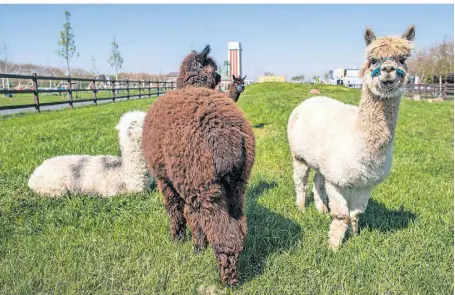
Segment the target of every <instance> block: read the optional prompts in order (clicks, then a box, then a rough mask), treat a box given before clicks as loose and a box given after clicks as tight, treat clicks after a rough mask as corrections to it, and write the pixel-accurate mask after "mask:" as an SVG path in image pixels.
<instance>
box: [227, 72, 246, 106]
mask: <svg viewBox="0 0 455 295" xmlns="http://www.w3.org/2000/svg"><path fill="white" fill-rule="evenodd" d="M245 78H246V76H245V77H243V78H242V77H236V76H235V75H232V83H231V85H229V94H228V96H229V97H230V98H232V99H233V100H234V101H235V102H237V101H238V100H239V98H240V94H242V92H243V91H244V90H245Z"/></svg>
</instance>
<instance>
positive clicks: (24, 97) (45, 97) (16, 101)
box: [0, 89, 164, 107]
mask: <svg viewBox="0 0 455 295" xmlns="http://www.w3.org/2000/svg"><path fill="white" fill-rule="evenodd" d="M160 92H161V93H162V92H164V90H160ZM141 93H142V95H143V96H144V95H146V96H148V93H149V91H148V89H146V90H142V91H141ZM150 93H151V94H152V95H154V94H156V90H154V89H152V90H151V91H150ZM126 95H127V91H126V90H124V91H120V92H119V93H118V94H117V93H116V94H115V96H126ZM135 95H139V90H136V89H133V90H130V96H135ZM108 97H112V91H105V90H100V91H99V92H97V98H108ZM80 99H93V92H88V91H83V92H82V91H80V92H73V100H80ZM39 100H40V103H46V102H61V101H68V96H67V93H66V92H65V93H60V94H58V95H51V94H49V93H40V94H39ZM34 103H35V100H34V98H33V93H21V94H14V97H4V96H0V107H1V106H13V105H25V104H34Z"/></svg>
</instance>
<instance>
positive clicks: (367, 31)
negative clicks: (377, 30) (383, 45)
mask: <svg viewBox="0 0 455 295" xmlns="http://www.w3.org/2000/svg"><path fill="white" fill-rule="evenodd" d="M374 40H376V36H375V35H374V33H373V31H372V30H371V28H370V27H367V28H366V29H365V43H366V44H367V46H368V45H370V43H371V42H372V41H374Z"/></svg>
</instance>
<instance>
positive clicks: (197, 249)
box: [193, 245, 207, 255]
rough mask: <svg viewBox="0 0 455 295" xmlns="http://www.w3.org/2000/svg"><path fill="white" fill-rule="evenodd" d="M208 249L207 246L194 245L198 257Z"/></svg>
mask: <svg viewBox="0 0 455 295" xmlns="http://www.w3.org/2000/svg"><path fill="white" fill-rule="evenodd" d="M206 248H207V246H206V245H194V247H193V253H194V254H196V255H197V254H199V253H202V252H204V251H205V249H206Z"/></svg>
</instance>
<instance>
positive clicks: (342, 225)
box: [288, 25, 415, 250]
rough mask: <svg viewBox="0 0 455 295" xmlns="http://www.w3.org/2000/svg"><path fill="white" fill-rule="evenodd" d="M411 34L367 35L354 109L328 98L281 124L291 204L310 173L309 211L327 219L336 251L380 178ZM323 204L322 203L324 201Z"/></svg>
mask: <svg viewBox="0 0 455 295" xmlns="http://www.w3.org/2000/svg"><path fill="white" fill-rule="evenodd" d="M414 34H415V29H414V26H412V25H411V26H410V27H409V28H408V29H407V31H406V32H405V34H404V35H403V36H402V37H382V38H377V39H376V37H375V35H374V34H373V32H372V31H371V29H369V28H367V29H366V31H365V41H366V44H367V48H366V55H367V61H366V62H365V64H364V67H363V69H362V70H361V75H362V76H364V77H365V78H364V83H363V87H362V96H361V99H360V105H359V106H358V107H357V106H352V105H346V104H343V103H341V102H339V101H337V100H334V99H332V98H328V97H321V96H319V97H312V98H309V99H307V100H305V101H304V102H302V103H301V104H300V105H299V106H297V107H296V108H295V109H294V110H293V112H292V113H291V115H290V117H289V122H288V139H289V144H290V148H291V152H292V155H293V160H294V182H295V186H296V194H297V200H296V201H297V205H298V207H299V209H300V210H302V211H303V210H304V208H305V196H306V190H307V184H308V174H309V169H310V168H313V169H315V170H316V174H315V176H314V180H313V193H314V201H315V205H316V208H317V209H318V210H319V211H321V212H325V213H326V212H328V211H329V210H328V207H327V201H329V203H328V204H329V208H330V214H331V215H332V217H333V220H332V224H331V226H330V233H329V245H330V246H331V248H332V249H334V250H336V249H337V248H339V246H340V245H341V243H342V241H343V238H344V236H345V232H346V231H347V229H348V227H350V232H351V234H357V232H358V216H359V214H361V213H364V212H365V209H366V207H367V204H368V200H369V198H370V195H371V190H372V189H373V187H374V186H375V185H377V184H379V183H381V182H382V181H383V180H384V179H385V178H386V177H387V176H388V175H389V172H390V169H391V165H392V151H393V140H394V136H395V127H396V124H397V120H398V110H399V106H400V99H401V97H402V95H403V92H404V85H405V83H406V71H407V67H406V64H405V60H406V58H408V57H409V56H410V55H411V49H412V43H411V41H412V40H413V39H414ZM327 199H328V200H327Z"/></svg>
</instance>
